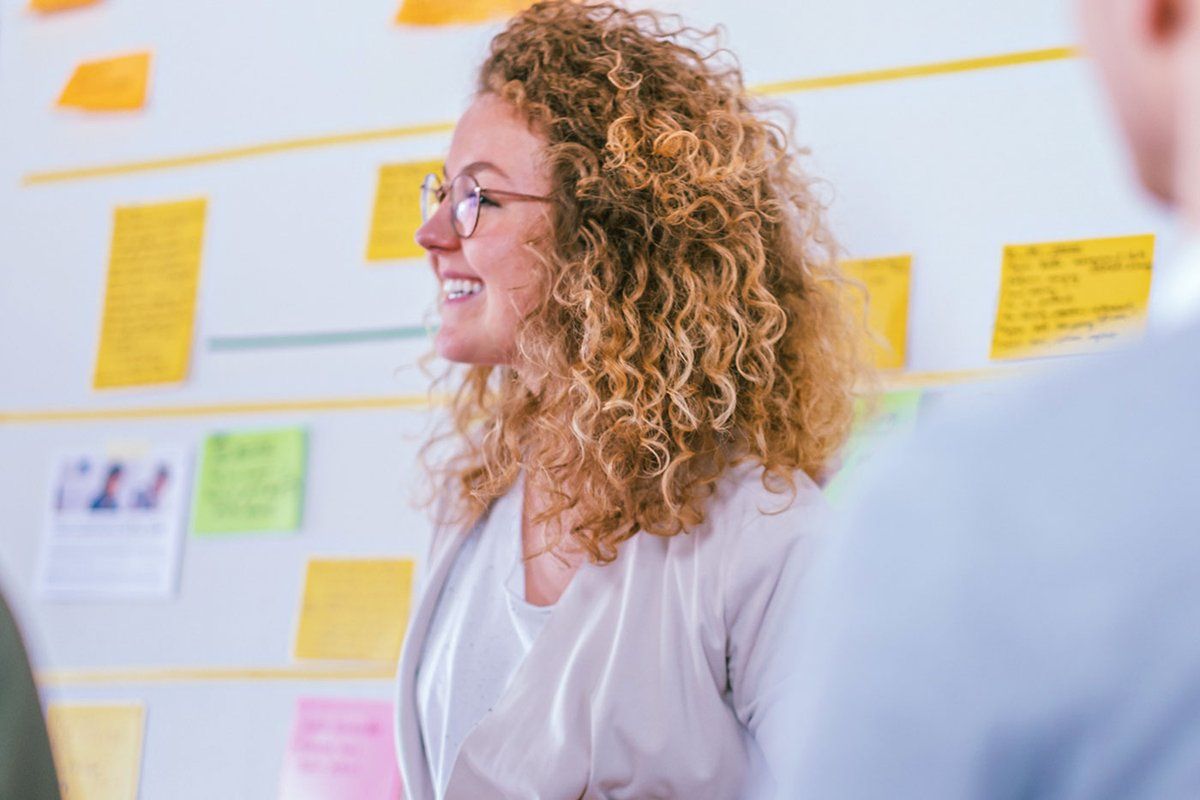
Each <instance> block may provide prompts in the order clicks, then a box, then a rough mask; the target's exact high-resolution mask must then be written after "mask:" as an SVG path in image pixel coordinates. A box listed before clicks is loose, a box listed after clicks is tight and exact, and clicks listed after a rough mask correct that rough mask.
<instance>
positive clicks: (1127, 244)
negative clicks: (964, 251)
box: [992, 235, 1154, 359]
mask: <svg viewBox="0 0 1200 800" xmlns="http://www.w3.org/2000/svg"><path fill="white" fill-rule="evenodd" d="M1153 265H1154V236H1152V235H1144V236H1121V237H1116V238H1112V239H1084V240H1080V241H1070V242H1044V243H1040V244H1021V245H1010V246H1008V247H1005V248H1004V264H1003V267H1002V269H1001V273H1000V302H999V304H998V306H997V308H996V324H995V327H994V328H993V332H992V358H995V359H1006V358H1026V357H1029V356H1034V355H1065V354H1069V353H1081V352H1087V351H1090V350H1094V349H1096V348H1097V347H1099V346H1102V345H1103V344H1104V343H1105V342H1107V341H1109V340H1112V339H1115V338H1117V337H1120V336H1123V335H1127V334H1129V333H1133V332H1136V331H1140V330H1141V328H1142V326H1143V325H1144V322H1145V316H1146V306H1147V304H1148V303H1149V301H1150V275H1151V271H1152V269H1153Z"/></svg>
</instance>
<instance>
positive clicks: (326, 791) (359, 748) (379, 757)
mask: <svg viewBox="0 0 1200 800" xmlns="http://www.w3.org/2000/svg"><path fill="white" fill-rule="evenodd" d="M393 720H394V716H393V712H392V704H391V703H389V702H385V701H379V700H340V699H327V698H316V697H302V698H300V700H299V702H298V703H297V706H296V722H295V724H294V725H293V727H292V736H291V739H290V741H289V742H288V749H287V754H286V755H285V756H284V761H283V775H282V779H281V787H280V792H279V796H280V797H283V798H292V797H297V798H300V797H302V798H311V799H312V800H317V799H318V798H329V800H338V799H339V798H349V797H354V798H381V800H382V798H388V799H389V800H392V799H398V798H399V797H400V772H399V770H398V769H397V766H396V757H395V751H394V750H393V749H392V726H393Z"/></svg>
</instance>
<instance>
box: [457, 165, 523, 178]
mask: <svg viewBox="0 0 1200 800" xmlns="http://www.w3.org/2000/svg"><path fill="white" fill-rule="evenodd" d="M485 170H491V171H492V172H494V173H496V174H497V175H499V176H500V177H501V178H507V177H508V173H507V172H505V171H504V170H502V169H500V167H498V166H496V165H495V164H493V163H492V162H491V161H472V162H471V163H470V164H468V165H467V166H465V167H463V168H462V169H461V170H459V172H458V174H459V175H474V174H475V173H477V172H483V171H485ZM442 174H443V175H446V176H447V177H449V174H448V173H447V172H446V167H445V166H444V165H443V166H442Z"/></svg>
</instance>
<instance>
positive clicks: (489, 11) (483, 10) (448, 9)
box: [396, 0, 533, 25]
mask: <svg viewBox="0 0 1200 800" xmlns="http://www.w3.org/2000/svg"><path fill="white" fill-rule="evenodd" d="M532 3H533V0H455V2H448V1H447V0H403V2H402V3H401V4H400V13H398V14H397V15H396V22H398V23H399V24H401V25H471V24H474V23H478V22H488V21H489V20H493V19H503V18H505V17H510V16H512V15H513V14H515V13H517V12H518V11H520V10H521V9H523V8H526V7H527V6H529V5H531V4H532Z"/></svg>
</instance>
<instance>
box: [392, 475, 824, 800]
mask: <svg viewBox="0 0 1200 800" xmlns="http://www.w3.org/2000/svg"><path fill="white" fill-rule="evenodd" d="M761 475H762V470H761V467H758V466H753V465H749V464H743V465H740V466H738V467H735V468H733V469H731V470H729V472H728V473H727V475H726V476H725V477H724V478H723V479H722V480H721V481H719V483H718V486H717V492H716V493H715V494H714V495H713V496H712V497H711V498H710V501H709V507H708V513H707V516H706V519H705V521H704V523H703V524H702V525H700V526H698V527H697V528H696V529H694V530H692V531H690V532H689V533H686V534H681V535H678V536H672V537H666V538H664V537H659V536H652V535H650V534H647V533H644V532H643V533H639V534H637V535H636V536H634V537H633V538H632V539H630V540H628V541H626V542H624V543H623V544H622V545H621V546H620V549H619V555H618V557H617V559H616V561H615V562H613V563H611V564H607V565H604V566H598V565H595V564H591V563H586V562H585V563H584V565H583V566H582V567H580V569H579V571H578V572H577V573H576V574H575V576H574V578H572V580H571V583H570V584H569V585H568V587H567V589H566V591H565V592H564V593H563V595H562V597H561V598H560V599H559V601H558V603H557V604H556V606H555V609H554V613H553V614H552V616H551V617H550V619H549V620H548V621H547V622H546V625H545V627H544V628H543V629H542V631H541V634H540V635H539V636H538V638H537V639H536V640H535V641H534V643H533V646H532V648H531V649H530V651H529V653H528V655H527V656H526V658H525V661H524V662H523V663H522V664H521V666H520V667H519V668H518V669H517V672H516V673H515V674H514V676H513V678H512V682H511V683H510V684H509V686H508V687H507V689H506V690H505V691H504V693H503V694H502V695H501V697H500V699H499V700H498V701H497V703H496V705H495V706H494V707H493V708H492V710H491V711H490V712H488V713H487V714H486V715H485V716H484V717H483V719H481V720H480V721H479V723H478V724H477V725H476V726H475V727H474V728H473V729H472V730H471V731H470V733H468V734H467V737H466V738H465V739H464V741H463V744H462V748H461V750H460V751H459V755H458V759H457V761H456V762H455V764H454V766H453V768H452V770H451V774H450V780H449V783H448V786H447V797H448V798H472V799H474V798H485V797H507V798H516V797H521V798H539V800H557V798H572V799H573V798H602V797H603V798H649V797H661V798H672V797H677V798H701V797H703V798H727V797H730V798H731V797H741V796H744V795H745V794H747V793H749V792H750V791H751V790H752V789H753V790H754V791H756V792H757V791H761V790H762V789H763V788H764V787H765V786H768V785H769V784H768V783H766V782H765V780H769V778H768V776H769V774H770V772H772V771H773V770H772V769H771V768H770V767H769V765H770V764H772V763H777V762H778V759H780V758H787V756H788V747H789V746H790V745H791V744H792V742H789V741H787V740H786V737H787V735H788V731H789V728H788V724H787V723H788V720H785V719H783V713H782V709H781V704H780V703H779V702H778V700H779V698H780V695H781V693H782V692H783V690H784V687H785V685H786V684H787V683H788V680H789V675H790V673H791V667H790V664H789V663H788V662H789V660H790V659H788V658H787V655H788V653H789V650H788V648H787V647H784V646H782V644H783V643H782V642H781V641H780V638H781V637H780V635H779V634H780V633H781V631H782V630H783V629H784V628H785V627H786V625H787V623H789V622H790V621H791V620H792V619H793V618H794V613H795V609H794V607H793V601H794V598H795V597H796V596H797V594H798V591H797V590H798V589H799V585H800V581H801V578H802V577H803V574H804V572H805V569H806V567H807V565H808V563H809V561H810V556H811V552H812V548H813V545H814V544H815V542H814V538H815V536H814V535H815V534H816V533H817V532H818V531H821V530H824V529H826V528H827V527H828V523H829V512H828V508H827V506H826V504H825V501H824V498H823V497H822V495H821V492H820V490H819V489H818V488H817V487H816V486H815V485H814V484H813V483H812V481H810V480H809V479H808V478H807V477H805V476H804V475H802V474H797V476H796V483H797V493H796V497H795V499H794V500H792V499H791V498H792V495H791V494H790V493H789V492H786V491H785V493H783V494H776V493H773V492H770V491H768V490H767V489H765V488H764V487H763V485H762V482H761ZM789 501H790V504H789ZM465 533H466V532H465V531H463V530H461V529H453V528H442V529H439V530H437V531H435V533H434V538H433V546H432V552H431V556H430V562H429V569H428V571H427V573H426V574H427V579H426V583H425V585H424V587H423V589H422V590H421V593H420V597H419V599H418V602H417V606H416V609H415V611H414V613H413V619H412V620H411V623H410V625H409V628H408V635H407V638H406V641H405V643H404V649H403V652H402V653H401V656H400V665H399V686H398V700H397V732H396V742H397V748H398V752H399V759H400V768H401V773H402V774H403V777H404V793H405V795H404V796H405V798H407V800H432V798H433V797H434V796H435V795H434V789H433V785H432V782H431V779H430V774H429V768H428V765H427V761H426V757H425V751H424V747H423V744H422V740H421V730H420V726H419V722H418V718H417V704H416V684H417V681H416V674H417V668H418V666H419V663H420V660H421V652H422V649H423V645H424V643H425V637H426V634H427V632H428V629H429V624H430V620H431V618H432V616H433V612H434V609H435V607H436V605H437V599H438V595H439V593H440V592H441V589H442V585H443V584H444V583H445V580H446V576H447V574H448V572H449V570H450V566H451V565H452V564H453V563H454V558H455V556H456V555H457V553H458V549H459V546H460V545H461V543H462V541H463V539H464V538H465Z"/></svg>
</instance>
